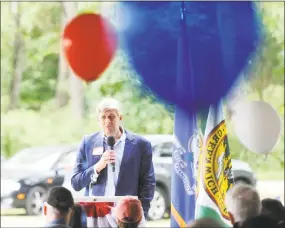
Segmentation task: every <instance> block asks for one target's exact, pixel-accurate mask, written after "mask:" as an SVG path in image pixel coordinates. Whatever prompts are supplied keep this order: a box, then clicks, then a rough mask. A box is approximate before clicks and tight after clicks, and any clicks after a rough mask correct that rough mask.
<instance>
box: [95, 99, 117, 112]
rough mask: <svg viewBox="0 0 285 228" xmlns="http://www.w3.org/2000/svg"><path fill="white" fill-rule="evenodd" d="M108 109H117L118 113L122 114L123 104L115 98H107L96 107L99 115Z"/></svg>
mask: <svg viewBox="0 0 285 228" xmlns="http://www.w3.org/2000/svg"><path fill="white" fill-rule="evenodd" d="M106 110H116V111H117V113H118V115H122V105H121V103H120V102H119V101H118V100H116V99H114V98H105V99H103V100H102V101H101V102H100V103H99V104H98V106H97V109H96V113H97V116H99V114H100V113H101V112H105V111H106Z"/></svg>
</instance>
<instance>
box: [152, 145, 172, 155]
mask: <svg viewBox="0 0 285 228" xmlns="http://www.w3.org/2000/svg"><path fill="white" fill-rule="evenodd" d="M172 151H173V143H172V142H164V143H160V144H158V145H156V146H154V147H153V153H154V154H155V156H159V157H172Z"/></svg>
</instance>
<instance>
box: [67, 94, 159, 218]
mask: <svg viewBox="0 0 285 228" xmlns="http://www.w3.org/2000/svg"><path fill="white" fill-rule="evenodd" d="M97 117H98V121H99V125H100V127H101V128H102V132H96V133H94V134H91V135H87V136H84V137H83V139H82V142H81V145H80V148H79V151H78V154H77V158H76V164H75V168H74V170H73V174H72V178H71V185H72V187H73V188H74V190H75V191H80V190H81V189H82V188H85V195H86V196H88V195H93V196H125V195H132V196H138V198H139V200H140V201H141V203H142V207H143V210H144V215H145V217H146V216H147V213H148V210H149V207H150V202H151V200H152V198H153V195H154V189H155V176H154V170H153V163H152V148H151V144H150V142H149V141H147V140H146V139H144V138H142V137H140V136H138V135H136V134H134V133H132V132H130V131H127V130H125V129H124V128H123V127H122V110H121V105H120V103H119V102H118V101H117V100H115V99H112V98H107V99H104V100H103V101H101V103H100V104H99V105H98V107H97Z"/></svg>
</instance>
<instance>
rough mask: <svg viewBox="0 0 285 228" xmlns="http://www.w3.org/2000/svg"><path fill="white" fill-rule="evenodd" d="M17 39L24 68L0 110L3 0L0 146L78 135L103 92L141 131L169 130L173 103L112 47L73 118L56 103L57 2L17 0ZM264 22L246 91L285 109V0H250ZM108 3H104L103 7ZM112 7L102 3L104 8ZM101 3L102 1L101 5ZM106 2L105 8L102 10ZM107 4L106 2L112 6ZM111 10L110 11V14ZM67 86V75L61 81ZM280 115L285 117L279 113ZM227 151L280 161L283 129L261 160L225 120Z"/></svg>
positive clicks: (10, 149) (270, 163) (7, 12)
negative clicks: (147, 85) (16, 98)
mask: <svg viewBox="0 0 285 228" xmlns="http://www.w3.org/2000/svg"><path fill="white" fill-rule="evenodd" d="M18 4H19V5H20V9H21V12H22V15H21V36H22V39H23V41H24V50H23V55H24V72H23V77H22V81H21V84H20V102H19V103H20V108H19V109H18V110H14V111H9V112H6V110H7V107H8V104H9V93H10V86H11V79H12V72H13V48H14V36H15V23H14V19H13V12H12V11H11V3H10V2H1V108H2V109H1V125H2V127H1V151H2V153H3V154H4V155H5V156H6V157H9V156H11V155H13V154H14V153H16V152H17V151H18V150H20V149H22V148H24V147H30V146H41V145H52V144H63V143H78V142H79V141H80V139H81V138H82V136H83V135H84V134H89V133H92V132H94V131H97V130H99V127H98V124H97V117H96V115H95V107H96V105H97V104H98V102H99V101H100V100H101V99H102V98H103V97H106V96H112V97H114V98H116V99H118V100H120V101H122V102H123V105H124V119H123V125H124V126H125V127H126V128H127V129H129V130H131V131H134V132H137V133H140V134H155V133H162V134H171V133H172V132H173V107H172V106H166V105H165V104H163V102H161V101H159V100H157V98H156V97H155V96H154V95H153V94H151V93H150V92H149V91H147V90H142V89H140V88H141V86H142V84H141V82H140V80H139V78H138V77H137V75H136V74H135V73H134V72H133V71H132V68H131V66H130V65H129V64H128V59H127V56H126V55H125V54H124V53H123V52H122V51H121V50H118V51H117V53H116V56H115V58H114V59H113V61H112V62H111V64H110V66H109V67H108V68H107V70H106V71H105V72H104V73H103V74H102V75H101V77H100V78H99V79H98V80H96V81H95V82H93V83H91V84H88V85H85V86H84V97H85V105H86V107H85V108H86V110H85V111H86V116H85V118H84V119H82V120H76V121H75V120H74V119H73V115H72V111H71V110H72V109H71V107H70V104H68V105H67V106H66V107H64V108H62V109H56V107H55V93H56V86H57V79H58V61H59V52H60V38H61V33H62V31H60V30H61V17H62V12H63V11H62V10H63V7H62V4H61V3H60V2H19V3H18ZM257 4H258V7H259V10H260V13H261V15H262V19H263V23H264V25H265V26H266V29H265V31H264V39H263V40H262V44H261V45H260V47H259V51H258V52H257V55H256V57H255V59H254V61H253V63H252V70H251V71H250V74H251V76H252V77H251V78H253V80H252V81H250V82H249V84H250V86H251V90H249V93H248V96H249V99H253V100H256V99H260V98H262V99H264V100H265V101H267V102H269V103H270V104H271V105H272V106H273V107H274V108H276V110H278V112H279V114H280V116H282V118H283V115H284V98H283V94H284V86H283V83H284V3H281V2H279V3H278V2H261V3H257ZM102 6H103V4H102V3H101V2H99V1H98V2H78V4H77V7H78V11H77V12H78V14H81V13H86V12H97V13H98V12H100V10H101V9H102ZM107 8H108V7H107ZM109 9H111V8H108V10H109ZM105 10H106V8H105ZM108 10H107V11H108ZM111 11H112V10H111ZM111 17H114V15H113V14H112V13H110V18H109V19H110V20H111V21H112V19H113V18H111ZM63 86H64V89H65V90H66V91H68V88H69V85H68V83H66V84H64V85H63ZM206 114H207V113H206ZM282 120H283V121H284V119H282ZM228 131H229V142H230V148H231V151H232V156H233V157H234V158H237V159H242V160H245V161H247V162H249V163H250V164H251V165H252V166H253V167H254V169H256V170H262V169H276V170H280V169H281V168H284V135H282V137H281V139H280V142H279V143H278V145H277V146H276V148H275V149H274V152H273V153H271V154H270V155H269V156H268V158H267V159H266V160H264V157H262V156H260V155H257V154H254V153H252V152H249V151H247V150H246V149H245V148H244V147H243V146H242V145H241V143H240V142H239V140H238V139H237V137H236V135H235V133H234V131H233V129H232V125H231V123H230V121H228Z"/></svg>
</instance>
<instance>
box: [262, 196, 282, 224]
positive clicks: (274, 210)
mask: <svg viewBox="0 0 285 228" xmlns="http://www.w3.org/2000/svg"><path fill="white" fill-rule="evenodd" d="M261 213H262V214H264V215H267V216H268V217H270V218H272V219H275V220H276V221H277V222H282V221H284V215H285V208H284V206H283V205H282V203H281V202H280V201H279V200H276V199H269V198H266V199H263V200H262V201H261Z"/></svg>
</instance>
